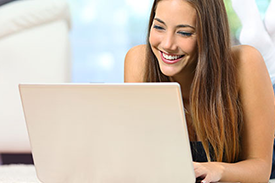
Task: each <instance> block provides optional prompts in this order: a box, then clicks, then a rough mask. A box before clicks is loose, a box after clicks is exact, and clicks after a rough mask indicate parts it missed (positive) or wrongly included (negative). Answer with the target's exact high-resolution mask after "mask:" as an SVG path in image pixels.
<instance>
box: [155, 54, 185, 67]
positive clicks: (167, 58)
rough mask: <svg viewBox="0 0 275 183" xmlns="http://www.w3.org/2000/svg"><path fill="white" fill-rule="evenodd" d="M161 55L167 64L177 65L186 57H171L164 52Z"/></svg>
mask: <svg viewBox="0 0 275 183" xmlns="http://www.w3.org/2000/svg"><path fill="white" fill-rule="evenodd" d="M160 53H161V59H162V61H163V62H164V63H167V64H175V63H177V62H178V61H180V60H181V58H183V57H184V56H185V55H170V54H166V53H163V52H162V51H160Z"/></svg>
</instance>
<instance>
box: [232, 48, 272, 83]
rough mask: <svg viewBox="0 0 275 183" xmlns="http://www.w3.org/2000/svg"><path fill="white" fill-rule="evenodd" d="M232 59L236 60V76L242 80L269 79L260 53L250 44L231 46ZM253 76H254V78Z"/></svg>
mask: <svg viewBox="0 0 275 183" xmlns="http://www.w3.org/2000/svg"><path fill="white" fill-rule="evenodd" d="M232 54H233V59H234V60H235V61H236V62H237V74H238V76H237V78H238V81H239V82H242V81H243V80H245V79H246V78H247V79H249V80H250V81H251V79H257V78H256V75H255V74H258V76H259V78H258V79H260V80H267V81H269V75H268V71H267V68H266V65H265V62H264V59H263V57H262V55H261V53H260V52H259V51H258V50H257V49H255V48H254V47H252V46H247V45H239V46H234V47H232ZM254 77H255V78H254Z"/></svg>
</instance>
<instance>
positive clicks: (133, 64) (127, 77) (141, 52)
mask: <svg viewBox="0 0 275 183" xmlns="http://www.w3.org/2000/svg"><path fill="white" fill-rule="evenodd" d="M145 55H146V45H138V46H135V47H133V48H131V49H130V50H129V51H128V52H127V54H126V56H125V61H124V82H143V81H144V79H143V78H144V74H145V61H146V60H145V58H146V57H145Z"/></svg>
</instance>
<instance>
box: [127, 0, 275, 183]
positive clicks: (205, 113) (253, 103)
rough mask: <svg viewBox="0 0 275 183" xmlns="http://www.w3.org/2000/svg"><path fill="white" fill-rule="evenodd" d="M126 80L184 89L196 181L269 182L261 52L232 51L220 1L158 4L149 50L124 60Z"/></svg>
mask: <svg viewBox="0 0 275 183" xmlns="http://www.w3.org/2000/svg"><path fill="white" fill-rule="evenodd" d="M124 80H125V82H170V81H172V82H178V83H179V84H180V85H181V92H182V95H183V103H184V107H185V113H186V121H187V125H188V132H189V139H190V140H191V141H192V144H193V145H192V146H191V147H192V151H193V160H194V170H195V173H196V176H197V177H198V178H202V179H203V181H204V182H216V181H233V182H238V181H240V182H267V181H268V179H269V176H270V171H271V157H272V143H273V133H274V118H273V116H274V107H273V93H272V85H271V81H270V79H269V76H268V72H267V69H266V67H265V64H264V62H263V58H262V56H261V54H260V53H259V52H258V51H257V50H256V49H254V48H253V47H249V46H235V47H231V44H230V33H229V25H228V19H227V14H226V10H225V7H224V2H223V0H155V1H154V3H153V7H152V10H151V16H150V20H149V29H148V38H147V44H146V45H139V46H136V47H134V48H132V49H131V50H130V51H129V52H128V53H127V55H126V58H125V68H124ZM251 81H253V83H251ZM263 88H264V89H263ZM164 105H165V104H164ZM261 106H265V107H264V109H263V107H261ZM263 131H264V132H265V133H264V134H263V133H261V132H263ZM196 153H197V154H198V155H195V154H196ZM197 157H199V158H197ZM203 161H204V163H197V162H203Z"/></svg>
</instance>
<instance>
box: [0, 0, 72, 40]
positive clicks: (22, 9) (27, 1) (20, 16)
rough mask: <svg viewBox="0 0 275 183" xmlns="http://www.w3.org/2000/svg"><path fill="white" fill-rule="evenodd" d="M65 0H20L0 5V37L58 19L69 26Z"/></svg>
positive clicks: (67, 8)
mask: <svg viewBox="0 0 275 183" xmlns="http://www.w3.org/2000/svg"><path fill="white" fill-rule="evenodd" d="M69 16H70V14H69V7H68V4H67V2H66V1H65V0H58V1H57V0H39V1H37V0H20V1H14V2H11V3H8V4H6V5H5V6H0V17H1V18H0V27H1V29H0V38H1V37H4V36H8V35H10V34H13V33H15V32H18V31H22V30H24V29H27V28H31V27H34V26H38V25H41V24H45V23H48V22H51V21H56V20H58V19H60V20H62V19H64V20H66V21H67V23H68V26H70V22H69V21H70V17H69Z"/></svg>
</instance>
